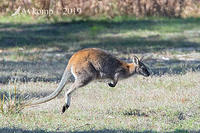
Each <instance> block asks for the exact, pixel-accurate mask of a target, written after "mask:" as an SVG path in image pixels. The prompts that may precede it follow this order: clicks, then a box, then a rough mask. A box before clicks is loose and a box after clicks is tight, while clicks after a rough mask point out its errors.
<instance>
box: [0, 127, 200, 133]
mask: <svg viewBox="0 0 200 133" xmlns="http://www.w3.org/2000/svg"><path fill="white" fill-rule="evenodd" d="M0 132H1V133H16V132H20V133H161V132H157V131H152V130H145V131H131V130H125V129H124V130H120V129H119V130H114V129H102V130H86V131H73V132H71V131H65V132H59V131H54V132H48V131H45V130H41V129H36V130H24V129H19V128H0ZM199 132H200V130H197V131H193V130H179V129H177V130H175V131H172V132H166V133H199Z"/></svg>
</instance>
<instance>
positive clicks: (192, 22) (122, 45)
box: [0, 19, 200, 52]
mask: <svg viewBox="0 0 200 133" xmlns="http://www.w3.org/2000/svg"><path fill="white" fill-rule="evenodd" d="M199 23H200V19H163V20H153V19H150V20H136V19H135V20H125V21H121V22H115V21H109V20H108V21H106V20H101V21H95V20H87V21H75V22H65V23H55V24H4V23H2V24H0V48H11V47H16V46H19V47H31V48H32V47H34V48H37V47H45V48H46V47H59V48H61V49H65V50H67V49H69V48H70V47H74V49H75V50H78V49H82V48H86V47H100V48H104V49H111V50H112V49H116V50H119V51H122V52H127V50H128V52H146V51H155V50H156V51H161V50H163V49H168V48H183V47H184V48H185V47H186V48H187V47H192V48H200V44H199V43H197V42H194V41H188V39H187V38H184V37H181V36H178V37H177V38H173V39H172V38H168V39H167V38H164V39H163V38H162V37H161V36H160V35H159V34H155V35H153V36H152V35H147V36H146V37H142V36H134V37H133V36H126V37H123V36H117V37H113V36H111V37H106V36H104V35H105V34H112V35H117V34H119V33H128V32H137V31H151V32H154V31H155V32H157V31H158V33H162V32H167V33H174V32H183V31H185V30H191V29H194V28H196V27H199ZM144 35H146V34H145V33H144ZM101 36H103V37H101ZM197 36H198V37H199V35H197Z"/></svg>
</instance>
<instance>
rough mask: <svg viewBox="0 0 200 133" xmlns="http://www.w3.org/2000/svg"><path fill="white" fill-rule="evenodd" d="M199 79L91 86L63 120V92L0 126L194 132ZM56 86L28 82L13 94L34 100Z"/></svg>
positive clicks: (173, 78) (181, 77) (140, 79)
mask: <svg viewBox="0 0 200 133" xmlns="http://www.w3.org/2000/svg"><path fill="white" fill-rule="evenodd" d="M199 76H200V73H199V72H188V73H186V74H184V75H164V76H161V77H157V76H153V77H150V78H143V77H141V76H136V77H132V78H129V79H127V80H123V81H121V82H119V83H118V85H117V86H116V88H109V87H108V86H107V84H105V83H99V82H97V83H96V82H93V83H91V84H89V85H88V86H86V87H84V88H80V89H79V90H77V91H76V92H75V93H74V94H73V97H72V105H71V107H70V108H69V110H68V111H67V112H66V113H65V114H63V115H61V107H62V104H63V103H64V97H63V96H64V93H62V94H61V95H60V96H59V97H58V98H56V99H54V100H52V101H50V102H48V103H45V104H41V105H38V106H36V107H31V108H26V109H25V110H23V112H21V113H20V114H16V115H12V116H10V115H7V116H3V117H1V118H0V119H1V121H2V122H3V123H1V127H13V126H14V127H17V128H22V129H24V130H25V129H31V130H34V129H42V130H44V131H74V130H75V131H92V130H94V131H96V130H103V129H109V130H115V129H119V130H120V129H125V130H126V131H131V132H133V131H136V130H137V131H143V130H144V129H145V130H152V131H175V130H176V129H179V130H188V131H189V130H194V131H196V130H197V129H199V128H200V124H199V123H200V119H199V118H200V111H199V108H200V102H199V100H200V99H199V98H200V78H199ZM11 86H13V84H8V85H3V86H2V85H1V86H0V87H1V88H9V87H11ZM56 87H57V84H55V83H43V82H36V83H31V82H30V83H25V84H18V87H17V89H20V90H23V93H26V94H25V95H30V97H29V98H31V99H33V98H40V97H44V96H46V95H48V94H50V93H51V92H52V91H53V90H55V88H56ZM68 87H69V85H67V86H66V89H67V88H68ZM11 88H12V87H11ZM23 93H22V94H21V95H23ZM5 119H6V120H5Z"/></svg>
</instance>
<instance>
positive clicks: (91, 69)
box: [25, 48, 150, 113]
mask: <svg viewBox="0 0 200 133" xmlns="http://www.w3.org/2000/svg"><path fill="white" fill-rule="evenodd" d="M134 74H141V75H143V76H146V77H147V76H149V75H150V73H149V71H148V69H147V67H146V66H145V65H144V64H143V63H142V62H141V60H139V59H138V58H137V57H136V56H133V63H126V62H124V61H121V60H119V59H118V58H116V57H114V56H113V55H111V54H109V53H107V52H105V51H103V50H101V49H98V48H87V49H83V50H80V51H78V52H76V53H75V54H74V55H72V57H71V58H70V60H69V62H68V65H67V67H66V69H65V71H64V73H63V76H62V79H61V81H60V83H59V85H58V87H57V89H56V90H55V91H54V92H53V93H52V94H50V95H49V96H47V97H44V98H42V99H39V100H36V101H35V102H34V101H33V102H29V103H26V104H25V106H32V105H36V104H41V103H45V102H48V101H50V100H52V99H54V98H55V97H57V96H58V94H59V93H60V92H61V91H62V90H63V88H64V86H65V84H66V83H67V82H68V81H69V79H70V77H71V76H73V77H74V79H75V80H74V83H73V84H72V85H71V87H70V89H68V90H67V91H66V94H65V104H64V105H63V108H62V113H64V112H65V110H66V109H68V108H69V106H70V99H71V95H72V93H73V92H74V91H75V90H76V89H77V88H80V87H83V86H85V85H87V84H88V83H89V82H91V81H93V80H95V79H97V80H98V79H110V80H111V82H110V83H108V85H109V86H110V87H115V86H116V84H117V82H118V80H120V79H124V78H128V77H130V76H132V75H134Z"/></svg>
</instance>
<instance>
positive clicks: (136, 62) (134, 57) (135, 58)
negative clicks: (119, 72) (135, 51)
mask: <svg viewBox="0 0 200 133" xmlns="http://www.w3.org/2000/svg"><path fill="white" fill-rule="evenodd" d="M133 63H134V64H136V65H138V64H139V59H138V57H137V56H135V55H134V56H133Z"/></svg>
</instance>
